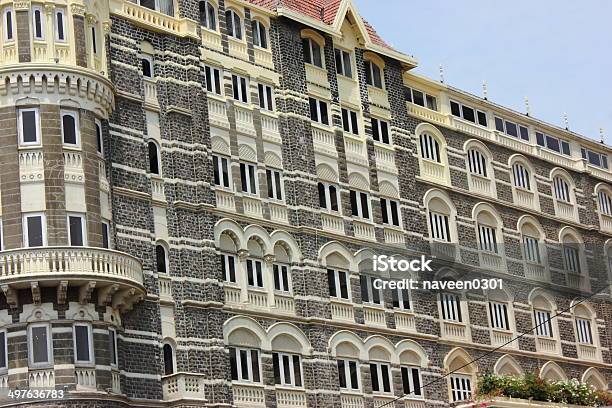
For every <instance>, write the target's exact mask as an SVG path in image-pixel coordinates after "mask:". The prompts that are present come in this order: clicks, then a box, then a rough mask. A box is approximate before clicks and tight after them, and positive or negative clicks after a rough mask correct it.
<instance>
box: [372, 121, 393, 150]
mask: <svg viewBox="0 0 612 408" xmlns="http://www.w3.org/2000/svg"><path fill="white" fill-rule="evenodd" d="M370 119H371V124H372V139H374V141H375V142H377V143H382V144H385V145H392V144H393V140H392V139H391V128H390V124H389V122H388V121H386V120H383V119H379V118H375V117H371V118H370ZM383 123H385V124H386V125H387V127H386V129H387V141H386V142H385V138H384V136H385V135H384V132H383V129H384V128H385V127H384V126H383ZM374 129H376V130H378V140H376V137H375V134H374Z"/></svg>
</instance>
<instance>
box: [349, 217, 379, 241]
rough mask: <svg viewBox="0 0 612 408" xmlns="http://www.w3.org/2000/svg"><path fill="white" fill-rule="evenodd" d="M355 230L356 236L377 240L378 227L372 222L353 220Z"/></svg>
mask: <svg viewBox="0 0 612 408" xmlns="http://www.w3.org/2000/svg"><path fill="white" fill-rule="evenodd" d="M353 232H354V233H355V238H360V239H367V240H368V241H375V240H376V229H375V228H374V225H372V224H369V223H366V222H361V221H357V220H353Z"/></svg>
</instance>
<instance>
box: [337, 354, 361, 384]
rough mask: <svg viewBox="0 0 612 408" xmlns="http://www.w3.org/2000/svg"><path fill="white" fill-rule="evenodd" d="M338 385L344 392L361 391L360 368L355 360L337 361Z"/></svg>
mask: <svg viewBox="0 0 612 408" xmlns="http://www.w3.org/2000/svg"><path fill="white" fill-rule="evenodd" d="M337 364H338V385H339V386H340V388H341V389H343V390H358V389H359V367H358V366H357V362H356V361H353V360H337Z"/></svg>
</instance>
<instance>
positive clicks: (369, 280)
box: [359, 275, 385, 306]
mask: <svg viewBox="0 0 612 408" xmlns="http://www.w3.org/2000/svg"><path fill="white" fill-rule="evenodd" d="M374 279H376V278H375V277H374V276H370V275H360V277H359V285H360V286H362V285H363V283H364V281H365V284H366V287H365V291H366V293H367V294H368V300H364V299H361V302H362V303H364V304H367V305H371V306H384V304H385V299H384V297H383V291H382V289H376V288H375V287H374V282H373V281H374ZM363 291H364V288H363V287H362V288H361V292H362V293H363ZM375 292H378V303H376V302H375V301H374V293H375ZM362 297H363V296H362Z"/></svg>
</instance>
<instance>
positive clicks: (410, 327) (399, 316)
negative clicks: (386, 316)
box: [395, 310, 416, 331]
mask: <svg viewBox="0 0 612 408" xmlns="http://www.w3.org/2000/svg"><path fill="white" fill-rule="evenodd" d="M395 328H396V329H397V330H401V331H415V330H416V319H415V317H414V315H413V314H411V313H405V312H401V311H398V310H396V311H395Z"/></svg>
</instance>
